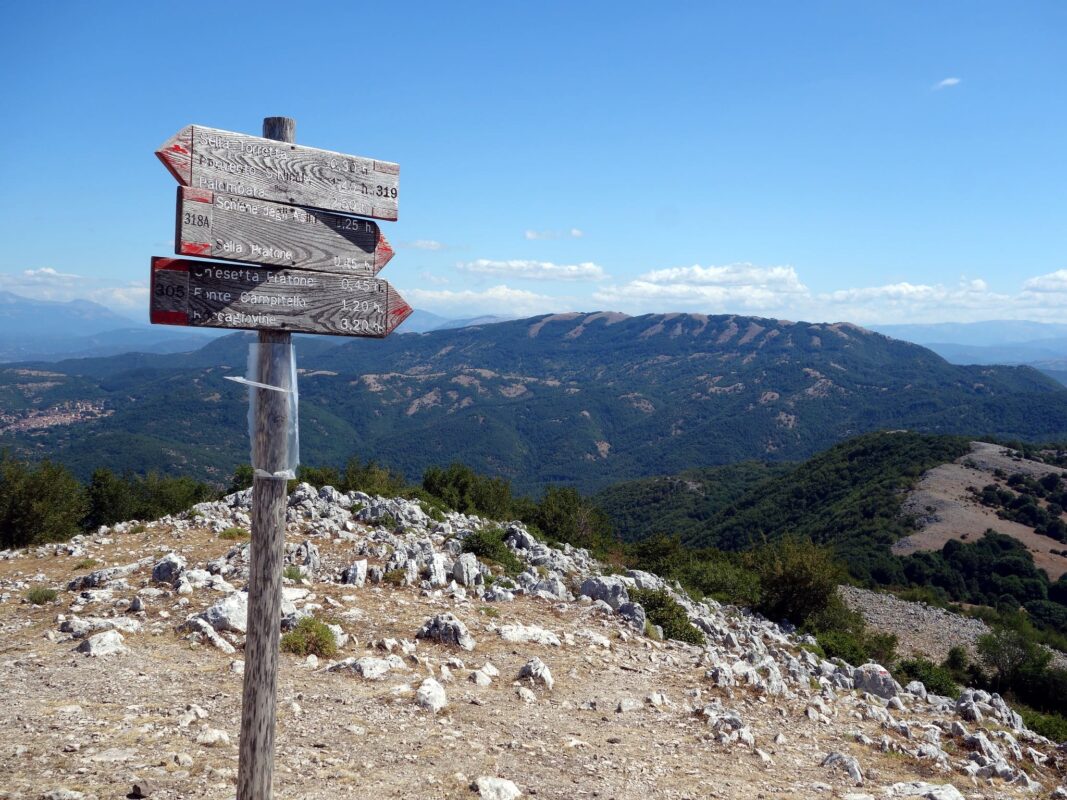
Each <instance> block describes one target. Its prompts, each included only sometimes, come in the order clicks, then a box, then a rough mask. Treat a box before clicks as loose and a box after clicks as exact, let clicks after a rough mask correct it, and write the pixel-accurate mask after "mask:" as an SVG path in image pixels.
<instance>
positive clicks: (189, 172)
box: [156, 125, 193, 186]
mask: <svg viewBox="0 0 1067 800" xmlns="http://www.w3.org/2000/svg"><path fill="white" fill-rule="evenodd" d="M156 158H158V159H159V160H160V161H162V162H163V166H165V167H166V168H167V169H168V170H170V174H171V175H173V176H174V177H175V179H176V180H177V181H178V183H180V184H181V185H182V186H188V185H189V184H190V183H192V180H193V126H192V125H189V126H187V127H185V128H182V129H181V130H180V131H178V132H177V133H176V134H174V135H173V136H172V137H171V138H169V139H167V141H165V142H164V143H163V146H162V147H160V148H159V149H158V150H156Z"/></svg>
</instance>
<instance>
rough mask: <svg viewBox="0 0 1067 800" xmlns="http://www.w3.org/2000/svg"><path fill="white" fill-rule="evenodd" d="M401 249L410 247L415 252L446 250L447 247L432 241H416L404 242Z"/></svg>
mask: <svg viewBox="0 0 1067 800" xmlns="http://www.w3.org/2000/svg"><path fill="white" fill-rule="evenodd" d="M400 246H401V247H411V248H413V249H415V250H447V249H448V245H446V244H443V243H442V242H438V241H436V240H434V239H416V240H415V241H413V242H404V243H403V244H401V245H400Z"/></svg>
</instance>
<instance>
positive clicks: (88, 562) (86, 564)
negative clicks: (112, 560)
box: [74, 558, 100, 569]
mask: <svg viewBox="0 0 1067 800" xmlns="http://www.w3.org/2000/svg"><path fill="white" fill-rule="evenodd" d="M99 563H100V562H99V561H97V560H96V559H95V558H83V559H82V560H81V561H79V562H78V563H77V564H75V565H74V569H92V568H93V567H95V566H96V565H97V564H99Z"/></svg>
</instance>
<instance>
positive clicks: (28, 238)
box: [0, 2, 1067, 323]
mask: <svg viewBox="0 0 1067 800" xmlns="http://www.w3.org/2000/svg"><path fill="white" fill-rule="evenodd" d="M1064 41H1067V4H1065V3H1061V2H1049V3H1039V2H1032V3H1025V2H1023V3H1017V2H1012V3H992V2H974V3H963V2H916V3H909V2H895V3H882V4H873V3H852V2H848V3H845V2H840V3H832V2H828V3H818V2H815V3H803V4H801V3H788V2H772V3H743V4H742V3H696V2H685V3H660V4H655V5H651V6H650V5H649V4H647V3H642V4H638V3H626V2H611V3H608V2H588V3H555V2H540V3H537V4H532V3H530V4H518V3H500V2H496V3H462V2H461V3H450V4H443V3H442V4H430V3H405V2H390V3H376V4H365V3H358V4H357V3H316V2H305V3H300V4H299V5H296V4H292V3H274V2H257V3H255V4H243V3H237V2H227V3H190V4H185V5H184V6H183V5H182V4H178V5H175V4H174V3H168V4H162V3H154V2H142V3H126V2H106V3H93V4H87V3H73V2H51V3H47V4H45V3H39V4H38V3H19V4H17V5H16V4H11V5H9V6H8V8H7V9H6V11H5V25H4V26H3V28H2V29H0V70H2V72H0V75H2V77H3V79H4V84H5V93H4V94H5V100H6V102H5V104H4V106H5V115H4V128H5V143H4V145H3V147H0V241H2V242H3V244H4V246H3V248H2V252H0V289H7V290H10V291H15V292H18V293H21V294H26V295H33V296H38V297H51V298H56V299H69V298H72V297H85V298H88V299H94V300H97V301H99V302H103V303H106V304H108V305H111V306H112V307H114V308H117V309H120V310H122V311H124V312H125V313H127V314H130V315H131V316H134V317H136V318H145V317H146V316H147V290H146V288H145V283H146V278H147V274H148V264H149V257H150V256H152V255H167V254H170V253H171V252H172V251H173V241H172V236H173V204H174V185H175V184H174V180H173V179H172V178H171V177H170V176H169V174H168V173H167V172H166V171H165V170H164V168H163V167H162V165H160V164H159V163H158V162H157V161H156V159H155V158H154V157H153V155H152V153H153V150H154V149H155V148H156V147H158V146H159V145H160V144H161V143H162V142H163V141H164V140H165V139H167V138H168V137H169V136H170V135H172V134H173V133H175V132H176V131H177V130H178V129H180V128H181V127H183V126H184V125H187V124H190V123H194V122H195V123H199V124H204V125H210V126H213V127H218V128H224V129H228V130H234V131H243V132H250V133H258V130H259V126H260V122H261V119H262V117H263V116H266V115H275V114H284V115H288V116H293V117H295V118H296V119H297V121H298V128H297V137H298V141H300V142H301V143H303V144H307V145H311V146H316V147H323V148H327V149H332V150H338V151H342V152H347V153H353V154H358V155H364V156H371V157H375V158H381V159H385V160H390V161H396V162H399V163H400V165H401V187H402V202H401V206H400V220H399V221H398V222H396V223H387V224H385V225H384V227H385V230H386V235H387V236H388V237H389V239H390V240H391V241H392V242H393V243H394V244H395V245H396V246H397V255H396V257H395V258H394V259H393V261H392V262H391V263H390V264H389V266H388V267H387V269H386V270H385V271H384V272H383V273H382V277H386V278H388V279H389V280H390V281H391V282H393V283H394V284H395V285H396V286H397V287H398V288H400V290H401V291H402V292H403V293H404V294H405V296H406V297H407V298H408V299H409V301H410V302H412V304H413V305H415V306H416V307H419V308H424V309H428V310H431V311H435V312H437V313H440V314H443V315H446V316H451V317H463V316H471V315H473V314H481V313H490V314H500V315H504V316H517V315H526V314H533V313H541V312H545V311H566V310H597V309H613V310H621V311H626V312H629V313H644V312H651V311H657V312H658V311H699V312H703V313H744V314H760V315H765V316H778V317H785V318H790V319H797V318H803V319H817V320H851V321H855V322H859V323H890V322H916V321H940V320H960V321H964V320H980V319H992V318H1018V319H1023V318H1029V319H1048V320H1053V319H1056V320H1058V319H1062V310H1061V309H1062V308H1063V303H1064V301H1065V300H1067V253H1065V234H1067V224H1065V220H1067V166H1065V164H1067V159H1065V158H1064V148H1065V143H1067V102H1065V100H1067V91H1065V89H1064V75H1067V48H1065V47H1063V42H1064Z"/></svg>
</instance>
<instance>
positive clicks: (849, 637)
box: [815, 631, 868, 666]
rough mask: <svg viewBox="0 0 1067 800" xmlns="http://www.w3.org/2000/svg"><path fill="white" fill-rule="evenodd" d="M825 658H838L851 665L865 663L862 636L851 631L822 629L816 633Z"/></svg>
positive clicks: (865, 655)
mask: <svg viewBox="0 0 1067 800" xmlns="http://www.w3.org/2000/svg"><path fill="white" fill-rule="evenodd" d="M815 638H816V640H817V641H818V642H819V647H821V648H822V649H823V652H824V653H826V657H827V658H840V659H841V660H842V661H847V662H848V663H849V664H852V665H853V666H859V665H860V664H866V663H867V660H868V659H867V650H866V648H865V647H864V644H863V637H862V636H859V635H857V634H855V633H852V632H851V631H824V632H823V633H819V634H817V635H816V637H815Z"/></svg>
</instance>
